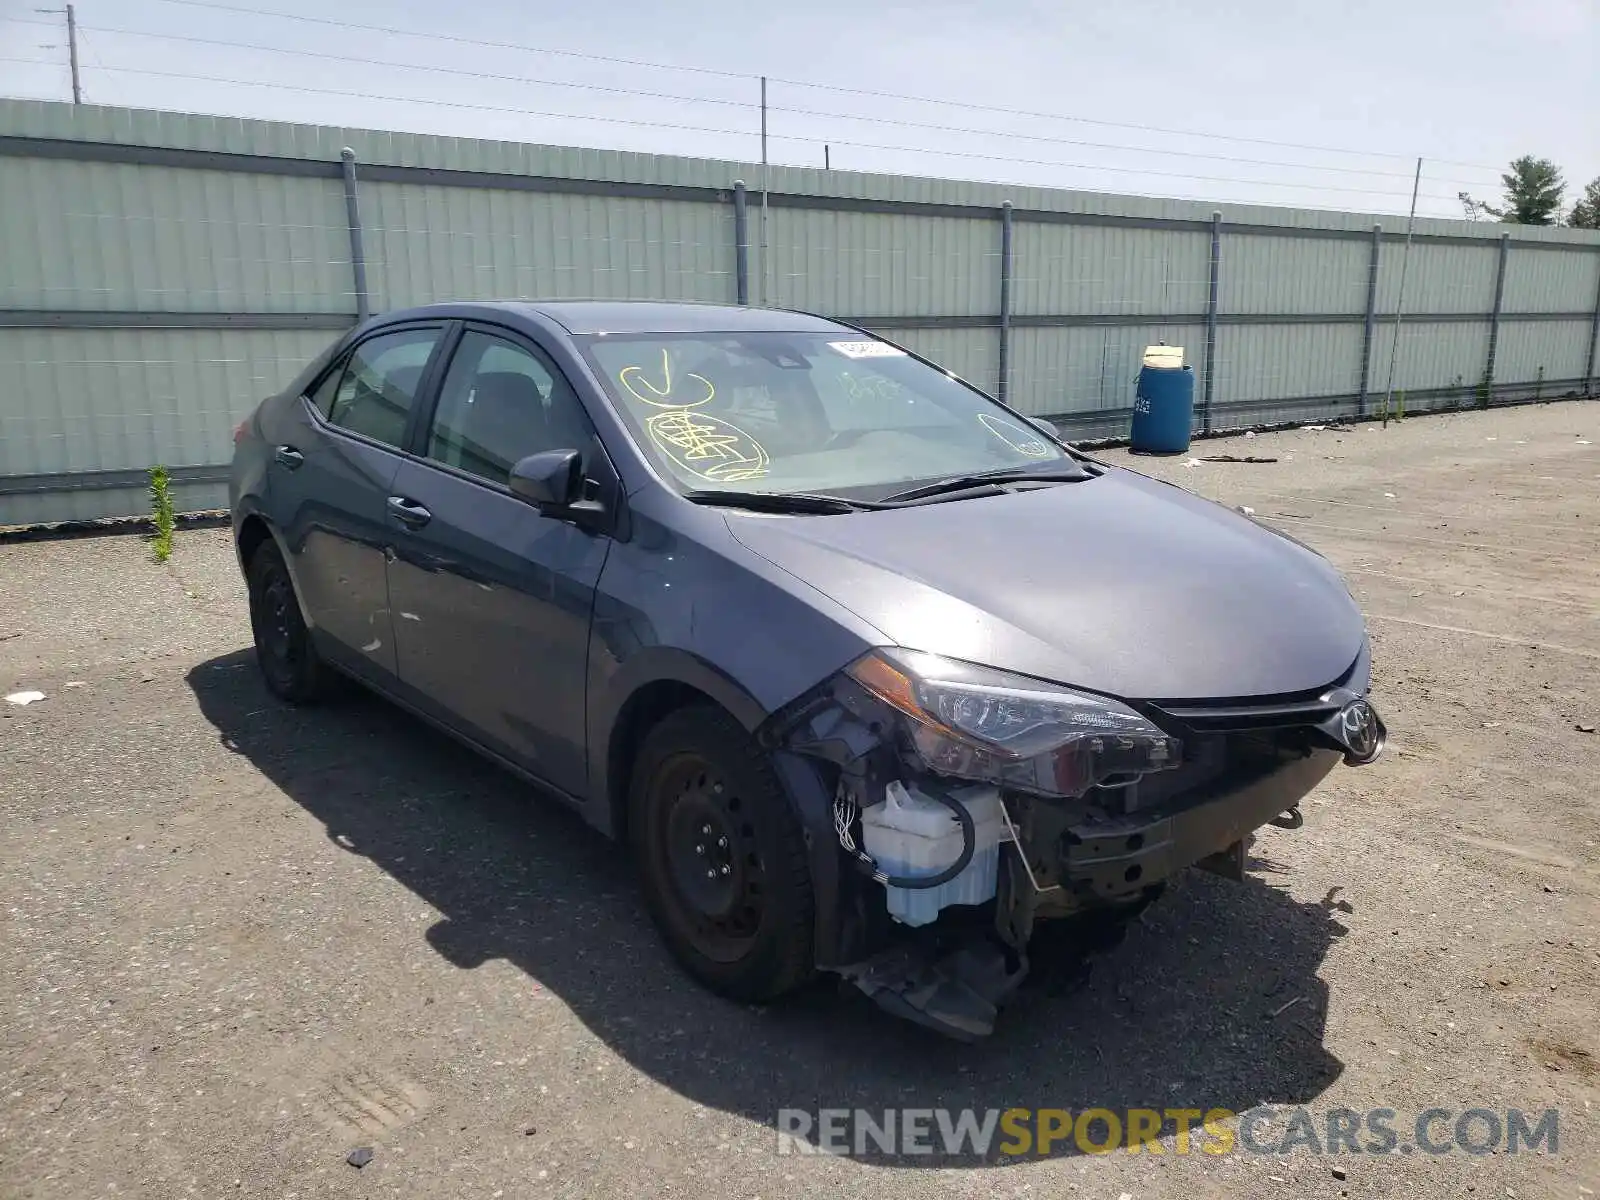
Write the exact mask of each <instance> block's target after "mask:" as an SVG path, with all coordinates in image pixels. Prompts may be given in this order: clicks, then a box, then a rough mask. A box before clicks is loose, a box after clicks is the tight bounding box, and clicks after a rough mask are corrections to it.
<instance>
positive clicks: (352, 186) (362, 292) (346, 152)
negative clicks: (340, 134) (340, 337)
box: [339, 146, 372, 321]
mask: <svg viewBox="0 0 1600 1200" xmlns="http://www.w3.org/2000/svg"><path fill="white" fill-rule="evenodd" d="M339 160H340V161H341V162H342V163H343V164H344V215H345V219H346V220H347V221H348V222H349V223H350V272H351V274H352V275H353V276H354V277H355V288H356V320H358V321H365V320H366V319H367V317H369V316H370V315H371V313H372V307H371V302H370V300H369V298H368V295H367V254H366V251H365V250H364V249H363V248H362V245H361V202H360V201H359V200H358V199H357V198H356V152H355V151H354V150H352V149H351V148H350V147H349V146H346V147H345V148H344V149H343V150H341V151H339Z"/></svg>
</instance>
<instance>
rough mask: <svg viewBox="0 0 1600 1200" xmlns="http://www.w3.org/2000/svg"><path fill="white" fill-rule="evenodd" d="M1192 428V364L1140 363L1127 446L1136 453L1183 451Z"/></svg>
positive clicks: (1180, 452) (1178, 452)
mask: <svg viewBox="0 0 1600 1200" xmlns="http://www.w3.org/2000/svg"><path fill="white" fill-rule="evenodd" d="M1193 428H1194V368H1193V367H1181V368H1173V367H1141V368H1140V369H1139V387H1138V391H1137V392H1136V393H1135V395H1134V401H1133V430H1132V432H1131V433H1130V434H1129V445H1130V448H1131V449H1132V450H1133V451H1134V452H1135V453H1136V454H1182V453H1183V452H1184V451H1185V450H1187V449H1188V448H1189V434H1190V431H1191V430H1192V429H1193Z"/></svg>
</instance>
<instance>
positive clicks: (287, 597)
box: [246, 541, 330, 704]
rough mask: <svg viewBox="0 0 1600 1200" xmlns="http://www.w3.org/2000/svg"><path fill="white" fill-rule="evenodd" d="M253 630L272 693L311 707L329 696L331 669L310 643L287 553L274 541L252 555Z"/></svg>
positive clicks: (258, 658) (248, 575)
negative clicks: (287, 560)
mask: <svg viewBox="0 0 1600 1200" xmlns="http://www.w3.org/2000/svg"><path fill="white" fill-rule="evenodd" d="M246 578H247V580H248V582H249V587H250V629H251V632H252V633H253V634H254V635H255V642H256V662H257V663H258V664H259V665H260V667H261V674H262V677H263V678H264V679H265V680H266V681H267V687H268V688H269V689H270V690H271V692H272V694H273V695H275V696H277V697H278V698H279V699H281V700H287V701H288V702H289V703H290V704H312V703H315V702H316V701H317V700H320V699H322V698H323V697H324V696H326V695H327V693H328V690H329V684H330V679H329V674H330V672H329V671H328V668H327V667H326V666H324V665H323V662H322V659H321V657H320V656H319V655H318V654H317V649H316V647H315V646H314V645H312V642H311V631H310V630H308V629H307V628H306V622H305V615H304V614H303V613H302V612H301V611H300V600H299V598H298V597H297V596H296V595H295V590H294V581H293V580H292V579H291V578H290V577H289V568H288V566H287V564H285V563H284V561H283V554H282V553H281V552H280V551H279V550H278V547H277V546H276V544H274V543H273V542H271V541H266V542H263V543H262V544H261V545H260V546H259V547H257V549H256V552H255V553H254V554H252V555H251V556H250V564H249V567H248V568H247V570H246Z"/></svg>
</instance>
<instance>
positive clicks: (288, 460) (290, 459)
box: [272, 446, 306, 471]
mask: <svg viewBox="0 0 1600 1200" xmlns="http://www.w3.org/2000/svg"><path fill="white" fill-rule="evenodd" d="M272 458H273V461H275V462H276V463H277V464H278V465H279V466H280V467H286V468H288V469H289V470H291V471H298V470H299V469H300V468H301V467H302V466H304V465H305V461H306V456H305V455H304V454H301V453H300V451H298V450H296V449H295V448H294V447H293V446H279V447H278V448H277V449H276V450H274V451H273V452H272Z"/></svg>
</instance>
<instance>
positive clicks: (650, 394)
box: [231, 302, 1384, 1038]
mask: <svg viewBox="0 0 1600 1200" xmlns="http://www.w3.org/2000/svg"><path fill="white" fill-rule="evenodd" d="M235 442H236V447H237V448H236V451H235V455H234V464H233V475H232V484H231V494H232V503H233V528H234V533H235V536H236V539H237V544H238V551H239V562H240V565H241V567H242V568H243V570H244V573H245V576H246V578H247V579H248V581H249V591H250V615H251V621H252V625H253V627H254V632H255V639H256V647H257V651H258V655H259V659H260V663H261V669H262V671H263V673H264V674H265V676H266V681H267V683H268V685H269V686H270V687H271V689H272V690H273V691H274V692H275V693H277V695H278V696H280V697H282V698H283V699H284V700H287V701H290V702H295V703H299V702H306V701H311V700H314V699H316V698H317V697H318V696H320V695H321V694H322V693H323V692H324V690H325V689H326V688H327V686H328V684H329V683H330V682H331V681H332V677H333V676H334V675H339V676H348V677H350V678H353V679H356V680H358V681H360V682H361V683H362V684H365V685H366V686H368V687H370V688H372V689H374V690H375V691H378V692H380V693H382V694H383V695H385V696H387V697H389V698H391V699H393V700H394V701H395V702H397V703H399V704H401V705H404V706H405V707H406V708H408V709H411V710H412V711H413V712H415V713H416V714H418V715H419V716H421V717H423V718H424V719H426V720H428V721H431V722H433V723H434V724H436V725H438V726H439V727H440V728H442V729H444V730H446V731H448V732H449V733H451V734H452V735H454V736H455V737H457V738H459V739H461V740H462V741H464V742H466V743H468V744H470V745H471V746H473V747H474V748H475V749H477V750H479V751H481V752H482V753H483V754H485V755H487V756H489V757H491V758H493V759H495V760H496V761H498V762H500V763H502V764H503V765H505V766H506V767H507V768H509V769H511V770H513V771H515V772H517V773H518V774H520V775H522V776H524V777H525V778H527V779H528V780H529V781H531V782H534V783H536V784H537V785H538V786H539V787H540V788H542V789H543V790H545V791H547V792H549V793H551V794H552V795H554V796H556V797H558V798H559V799H561V800H563V801H565V802H567V803H568V804H571V805H573V806H574V807H576V808H577V809H578V810H579V811H580V812H582V813H583V815H584V816H585V818H587V819H588V820H589V821H590V822H591V823H592V824H594V825H595V826H596V827H597V828H599V829H601V830H602V831H604V832H606V833H608V834H610V835H612V836H614V837H618V838H626V839H627V840H628V842H629V843H630V844H631V846H632V848H633V852H634V854H635V856H636V859H637V863H638V869H639V873H640V876H641V879H642V882H643V888H644V893H645V896H646V897H647V900H648V903H649V906H650V909H651V912H652V914H653V916H654V918H655V920H656V922H657V924H658V925H659V927H660V929H661V932H662V935H663V936H664V938H665V939H666V941H667V943H668V945H669V946H670V947H671V949H672V951H673V953H674V954H675V955H676V956H677V958H678V959H679V960H680V961H681V962H682V964H683V965H684V967H685V968H687V969H688V970H689V971H690V972H691V973H692V974H694V975H695V976H696V977H697V978H698V979H700V980H702V981H703V982H704V983H705V984H707V985H708V986H709V987H711V988H713V989H714V990H716V991H718V992H721V993H723V994H725V995H728V996H732V997H737V998H739V999H742V1000H757V1001H760V1000H768V999H771V998H774V997H776V996H778V995H779V994H781V993H783V992H785V991H788V990H790V989H792V988H794V987H795V986H796V985H798V984H800V983H801V982H802V981H804V980H805V979H807V978H808V977H810V976H811V975H812V974H813V973H814V972H816V971H818V970H822V971H829V972H833V973H835V974H838V975H840V976H843V977H844V978H846V979H849V980H851V981H853V982H854V983H855V984H856V985H858V986H859V987H860V988H861V989H862V990H863V991H864V992H866V993H867V994H869V995H871V996H872V997H873V998H874V999H875V1000H876V1001H877V1002H878V1003H879V1004H881V1005H882V1006H883V1007H884V1008H886V1009H888V1010H889V1011H891V1012H894V1013H897V1014H899V1015H901V1016H905V1017H908V1018H910V1019H912V1020H915V1021H919V1022H921V1023H923V1024H925V1025H929V1026H931V1027H933V1028H936V1029H939V1030H941V1031H943V1032H945V1033H948V1034H950V1035H952V1036H956V1037H964V1038H971V1037H975V1036H980V1035H982V1034H984V1033H986V1032H988V1031H989V1030H991V1029H992V1028H993V1022H994V1018H995V1014H996V1010H997V1008H998V1007H999V1006H1000V1005H1001V1004H1002V1003H1003V1002H1004V1001H1005V1000H1006V999H1007V997H1008V996H1009V995H1010V994H1011V992H1012V991H1013V990H1014V989H1015V987H1016V986H1017V984H1018V983H1019V982H1020V980H1021V979H1022V977H1023V975H1024V974H1025V973H1026V971H1027V969H1028V952H1029V947H1030V945H1032V946H1034V948H1035V953H1038V952H1039V949H1038V948H1039V946H1040V945H1042V942H1041V941H1040V940H1038V939H1035V938H1034V936H1033V934H1034V929H1035V925H1036V923H1038V922H1041V921H1045V920H1050V919H1061V920H1065V921H1066V922H1068V924H1067V925H1066V926H1058V927H1057V928H1058V929H1060V928H1067V929H1071V928H1072V925H1071V923H1073V922H1076V923H1079V925H1080V926H1081V927H1082V928H1083V930H1084V931H1085V937H1086V940H1087V939H1091V938H1093V937H1103V935H1104V932H1105V931H1106V930H1108V929H1114V928H1115V927H1116V926H1117V925H1118V923H1119V922H1121V921H1125V920H1126V919H1127V918H1128V917H1129V916H1130V915H1132V914H1134V913H1136V912H1137V911H1139V909H1140V908H1141V907H1142V906H1144V905H1145V904H1147V903H1149V902H1150V901H1151V900H1152V899H1153V898H1154V897H1155V896H1156V895H1157V894H1158V893H1159V892H1160V890H1161V888H1162V885H1163V883H1164V882H1165V881H1166V880H1168V879H1170V878H1171V877H1172V876H1173V875H1174V874H1176V873H1177V872H1179V871H1182V870H1183V869H1184V868H1186V867H1190V866H1194V865H1201V866H1204V867H1208V868H1210V869H1214V870H1217V871H1220V872H1222V873H1224V874H1232V875H1234V876H1235V877H1238V876H1240V875H1241V874H1242V871H1243V866H1244V861H1245V859H1244V848H1245V846H1246V844H1247V842H1248V839H1249V838H1250V835H1251V833H1252V831H1253V830H1255V829H1257V828H1258V827H1260V826H1261V825H1263V824H1265V823H1267V822H1269V821H1276V822H1279V823H1282V824H1286V825H1293V824H1297V823H1298V811H1297V809H1296V805H1297V804H1298V802H1299V801H1300V799H1301V797H1302V796H1304V795H1305V794H1306V793H1307V792H1308V791H1310V790H1311V789H1312V788H1313V787H1315V786H1316V784H1317V783H1318V782H1319V781H1320V780H1321V779H1322V778H1323V776H1325V775H1326V774H1327V773H1328V772H1329V771H1330V770H1331V769H1333V767H1334V766H1335V765H1336V764H1338V763H1339V761H1340V760H1341V759H1342V760H1343V761H1344V762H1346V763H1349V764H1352V765H1354V764H1360V763H1365V762H1370V761H1372V760H1373V759H1374V758H1376V757H1377V755H1378V754H1379V752H1380V751H1381V750H1382V747H1383V738H1384V730H1383V725H1382V722H1381V721H1380V720H1379V718H1378V716H1377V714H1376V712H1375V711H1374V710H1373V708H1372V706H1371V705H1370V703H1369V702H1368V700H1367V698H1366V697H1367V692H1368V687H1369V678H1370V676H1369V662H1368V649H1367V638H1366V632H1365V628H1364V625H1363V622H1362V618H1361V614H1360V612H1359V611H1358V610H1357V608H1356V605H1355V602H1354V601H1353V600H1352V598H1351V595H1350V592H1349V591H1348V589H1347V588H1346V587H1345V585H1344V583H1343V582H1342V581H1341V579H1340V578H1339V576H1338V574H1337V573H1336V572H1335V571H1334V569H1333V568H1332V567H1331V566H1330V565H1329V564H1328V563H1327V562H1326V561H1325V560H1324V559H1322V558H1321V557H1320V556H1318V555H1317V554H1315V553H1314V552H1312V551H1311V550H1309V549H1307V548H1306V547H1304V546H1302V545H1300V544H1299V543H1298V542H1295V541H1294V540H1292V539H1290V538H1288V537H1285V536H1283V535H1281V534H1279V533H1277V532H1275V531H1273V530H1271V529H1267V528H1264V527H1262V526H1261V525H1258V524H1256V523H1254V522H1252V521H1250V520H1248V519H1247V518H1245V517H1243V516H1240V515H1239V514H1237V513H1235V512H1232V511H1230V510H1228V509H1225V508H1222V507H1219V506H1218V505H1215V504H1211V503H1209V502H1207V501H1204V500H1200V499H1197V498H1196V497H1194V496H1191V495H1189V494H1188V493H1186V492H1184V491H1182V490H1180V489H1178V488H1175V487H1171V486H1169V485H1166V484H1162V483H1157V482H1154V481H1152V480H1150V479H1146V478H1144V477H1143V476H1140V475H1137V474H1133V473H1131V472H1128V471H1124V470H1119V469H1117V468H1114V467H1110V466H1107V465H1105V464H1103V463H1099V462H1097V461H1095V460H1094V459H1092V458H1089V457H1087V456H1085V455H1083V454H1080V453H1078V452H1076V451H1074V450H1073V449H1071V448H1070V447H1069V446H1067V445H1065V444H1064V443H1063V442H1062V441H1061V440H1060V438H1059V437H1058V436H1057V434H1056V431H1055V430H1054V429H1053V428H1051V427H1050V426H1048V425H1046V424H1043V423H1039V422H1034V421H1030V420H1029V419H1028V418H1026V417H1024V416H1022V415H1020V414H1018V413H1016V412H1014V411H1012V410H1011V409H1008V408H1006V407H1004V406H1002V405H1001V404H999V403H997V402H996V401H994V400H991V399H990V398H989V397H987V396H985V395H983V394H982V393H981V392H979V391H977V390H975V389H974V388H972V387H971V386H969V385H968V384H966V383H963V382H962V381H961V380H959V379H957V378H956V377H954V376H953V375H951V374H950V373H949V372H947V371H944V370H941V369H940V368H939V367H937V366H935V365H933V364H932V363H930V362H928V361H926V360H924V359H922V358H920V357H918V356H917V355H915V354H912V353H910V352H908V351H906V350H904V349H901V348H900V347H898V346H895V345H893V344H891V343H889V342H887V341H884V340H882V339H880V338H877V337H875V336H873V335H872V334H870V333H867V332H864V331H862V330H860V329H855V328H851V327H849V326H845V325H841V324H838V323H836V322H833V321H827V320H823V319H820V318H818V317H814V316H807V315H804V314H800V313H790V312H778V311H772V310H763V309H753V308H735V307H721V306H710V305H689V304H654V303H598V302H596V303H576V302H574V303H568V302H560V303H548V304H539V303H481V304H477V303H475V304H466V303H462V304H441V305H433V306H430V307H426V308H418V309H412V310H410V311H407V312H398V313H393V314H390V315H387V316H384V317H380V318H376V319H374V320H370V321H368V322H366V323H365V324H363V325H362V326H361V327H360V328H358V329H356V330H354V331H353V332H351V333H349V334H347V335H345V336H344V337H342V338H340V339H339V341H338V342H337V343H335V344H334V345H333V346H332V347H330V348H329V349H328V350H327V351H326V352H325V353H324V354H323V355H322V356H321V357H319V358H318V359H317V360H316V361H315V362H314V363H312V364H311V365H310V366H309V367H307V368H306V369H305V371H304V372H303V373H302V374H301V375H300V377H299V378H298V379H296V380H295V381H294V382H293V383H292V384H291V385H290V386H289V387H288V388H287V389H286V390H285V391H284V392H283V393H282V394H280V395H277V396H274V397H272V398H270V399H268V400H266V401H264V402H263V403H262V404H261V405H260V406H259V407H258V408H257V409H256V411H255V412H254V413H253V414H252V415H251V416H250V417H249V418H247V419H246V420H245V421H244V422H243V423H242V424H241V425H240V426H239V428H238V430H237V431H236V433H235ZM1091 931H1098V932H1093V933H1091ZM1051 940H1052V942H1054V941H1056V939H1054V938H1053V939H1051ZM1068 941H1069V942H1071V941H1072V939H1070V938H1069V939H1068Z"/></svg>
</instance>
